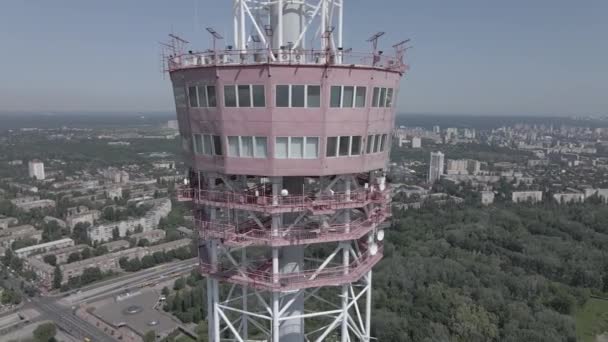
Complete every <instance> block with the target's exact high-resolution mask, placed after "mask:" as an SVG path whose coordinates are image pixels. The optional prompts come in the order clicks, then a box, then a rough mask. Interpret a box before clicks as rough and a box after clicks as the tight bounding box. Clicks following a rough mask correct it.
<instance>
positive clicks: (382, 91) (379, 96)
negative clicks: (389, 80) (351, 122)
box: [372, 87, 393, 107]
mask: <svg viewBox="0 0 608 342" xmlns="http://www.w3.org/2000/svg"><path fill="white" fill-rule="evenodd" d="M392 105H393V88H379V87H374V94H373V96H372V107H391V106H392Z"/></svg>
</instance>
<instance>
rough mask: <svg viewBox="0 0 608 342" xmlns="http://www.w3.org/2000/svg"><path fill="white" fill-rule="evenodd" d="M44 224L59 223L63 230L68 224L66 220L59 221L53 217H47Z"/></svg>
mask: <svg viewBox="0 0 608 342" xmlns="http://www.w3.org/2000/svg"><path fill="white" fill-rule="evenodd" d="M43 221H44V223H47V224H48V223H51V222H55V223H57V225H58V226H59V227H61V228H66V227H67V224H66V223H65V221H64V220H61V219H58V218H56V217H52V216H45V217H44V219H43Z"/></svg>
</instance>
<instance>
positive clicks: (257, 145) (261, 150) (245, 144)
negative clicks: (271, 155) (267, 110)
mask: <svg viewBox="0 0 608 342" xmlns="http://www.w3.org/2000/svg"><path fill="white" fill-rule="evenodd" d="M267 146H268V138H266V137H248V136H247V137H245V136H229V137H228V157H241V158H266V157H267V156H268V147H267Z"/></svg>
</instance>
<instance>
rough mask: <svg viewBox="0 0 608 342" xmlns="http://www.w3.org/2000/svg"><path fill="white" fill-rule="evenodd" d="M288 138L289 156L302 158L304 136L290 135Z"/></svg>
mask: <svg viewBox="0 0 608 342" xmlns="http://www.w3.org/2000/svg"><path fill="white" fill-rule="evenodd" d="M289 140H290V143H289V158H291V159H302V158H304V137H291V138H290V139H289Z"/></svg>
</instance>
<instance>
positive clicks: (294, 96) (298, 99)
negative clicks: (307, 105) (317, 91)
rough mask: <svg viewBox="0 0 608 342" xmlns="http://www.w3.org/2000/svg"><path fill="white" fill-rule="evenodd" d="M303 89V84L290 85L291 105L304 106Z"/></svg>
mask: <svg viewBox="0 0 608 342" xmlns="http://www.w3.org/2000/svg"><path fill="white" fill-rule="evenodd" d="M304 89H305V87H304V86H303V85H293V86H291V106H292V107H304V98H305V96H304Z"/></svg>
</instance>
